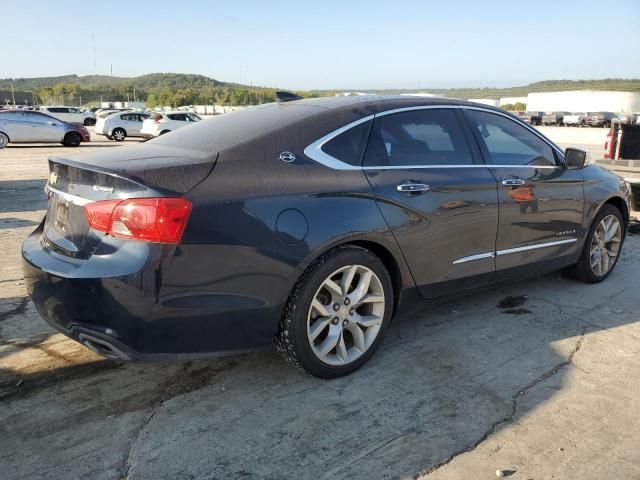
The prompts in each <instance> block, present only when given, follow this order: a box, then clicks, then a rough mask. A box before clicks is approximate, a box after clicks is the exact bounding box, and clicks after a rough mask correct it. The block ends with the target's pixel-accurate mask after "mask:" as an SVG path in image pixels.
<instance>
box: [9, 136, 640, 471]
mask: <svg viewBox="0 0 640 480" xmlns="http://www.w3.org/2000/svg"><path fill="white" fill-rule="evenodd" d="M543 130H544V131H545V133H546V134H548V135H549V136H550V137H551V138H552V139H554V140H555V141H557V142H559V143H560V144H563V146H566V145H568V144H567V143H566V142H570V143H573V144H576V143H577V144H581V145H585V146H588V147H589V150H591V151H592V152H597V149H598V148H600V145H599V143H600V142H599V140H598V138H599V134H600V133H602V135H604V133H603V132H604V130H602V132H600V131H599V130H601V129H567V128H565V129H561V128H553V127H546V128H544V129H543ZM569 135H571V136H572V137H570V138H568V136H569ZM574 136H577V137H574ZM132 143H135V140H132V141H128V142H125V146H120V145H118V146H115V145H116V144H115V143H114V142H92V143H91V144H89V145H87V146H82V147H79V148H76V149H65V148H62V147H58V146H51V145H48V146H28V147H24V146H20V147H10V148H7V149H5V150H2V151H0V162H2V166H3V168H2V170H0V255H1V256H2V258H3V260H4V261H3V262H1V263H0V472H2V474H1V477H2V479H3V480H5V479H7V480H9V479H52V478H55V479H58V478H60V479H75V478H90V479H96V480H97V479H119V478H130V479H154V480H158V479H183V478H184V479H187V478H188V479H228V478H243V479H245V478H246V479H249V478H256V479H257V478H295V479H301V478H313V479H317V478H327V479H329V478H331V479H340V478H366V479H371V478H385V479H386V478H389V479H393V478H402V479H409V478H417V477H419V478H425V479H430V478H437V479H458V478H459V479H468V478H474V479H483V478H486V479H490V478H495V475H496V470H498V469H500V470H501V471H502V472H503V473H504V474H505V475H507V476H512V478H514V479H549V478H560V479H562V478H580V479H581V480H590V479H592V480H601V479H603V478H621V479H622V478H624V479H627V478H629V479H630V478H640V450H639V449H638V445H640V429H638V420H637V419H638V418H639V417H640V395H639V393H640V374H639V373H638V372H640V355H639V353H640V322H639V320H640V298H638V295H637V291H638V287H637V285H638V282H639V281H640V268H639V267H640V235H639V234H638V233H636V232H638V228H637V226H636V227H634V231H633V232H632V234H630V236H629V237H628V240H627V242H626V244H625V248H624V252H623V255H622V258H621V261H620V264H619V265H618V267H617V268H616V271H615V272H614V273H613V275H612V276H611V277H610V278H609V279H608V280H607V281H606V282H604V283H601V284H598V285H591V286H587V285H582V284H579V283H575V282H573V281H570V280H566V279H564V278H563V277H562V276H561V275H559V274H552V275H547V276H544V277H540V278H535V279H531V280H527V281H522V282H511V283H510V284H508V285H499V286H494V287H492V288H489V289H485V290H482V291H479V292H475V293H473V294H470V295H467V296H465V297H462V298H459V299H456V300H450V301H448V302H447V303H443V304H441V305H437V306H433V305H431V306H424V307H422V308H420V309H418V310H417V311H416V313H415V314H414V315H413V316H412V317H411V318H408V319H406V320H404V321H402V322H397V323H396V324H394V325H393V327H392V328H391V329H390V330H389V331H388V335H387V337H386V339H385V341H384V342H383V344H382V346H381V348H380V350H379V352H378V353H377V354H376V356H375V357H374V358H373V359H372V360H371V361H370V362H369V363H368V364H367V365H366V366H365V367H364V368H362V369H361V370H359V371H358V372H356V373H355V374H353V375H351V376H349V377H347V378H342V379H338V380H332V381H325V380H318V379H315V378H311V377H309V376H306V375H304V374H302V373H300V372H298V371H297V370H294V369H292V368H290V367H288V365H287V364H285V363H284V362H283V361H282V360H281V359H280V358H279V356H278V355H277V354H275V353H274V352H273V351H272V350H271V349H265V350H263V351H257V352H253V353H248V354H244V355H239V356H230V357H223V358H218V359H211V360H206V361H198V362H181V363H173V364H151V365H149V364H122V363H117V362H113V361H109V360H105V359H102V358H100V357H97V356H96V355H94V354H93V353H92V352H90V351H89V350H87V349H86V348H84V347H83V346H81V345H79V344H76V343H75V342H72V341H70V340H67V339H66V338H65V337H64V336H62V335H60V334H57V333H55V332H54V331H52V330H51V329H50V328H49V327H48V326H47V325H46V324H45V323H44V322H43V321H42V320H40V319H39V317H38V315H37V314H36V312H35V310H34V308H33V306H32V305H31V304H30V302H29V301H27V299H26V298H25V292H24V285H23V282H22V275H21V271H20V263H19V256H20V243H21V241H22V240H23V239H24V237H25V236H26V235H27V234H28V233H29V232H30V231H31V230H32V229H33V228H34V226H35V225H36V224H37V223H38V222H39V221H40V219H41V218H42V215H43V209H44V206H45V198H44V194H43V190H42V188H43V186H44V183H45V180H46V178H47V162H46V158H47V156H48V155H51V154H53V153H57V154H60V153H63V152H69V151H70V150H72V151H77V152H84V151H90V150H93V149H99V148H127V147H126V145H127V144H132ZM596 154H597V153H596Z"/></svg>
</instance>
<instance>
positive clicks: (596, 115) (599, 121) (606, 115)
mask: <svg viewBox="0 0 640 480" xmlns="http://www.w3.org/2000/svg"><path fill="white" fill-rule="evenodd" d="M612 120H613V113H611V112H590V113H589V116H588V117H587V125H589V126H590V127H605V128H610V127H611V121H612Z"/></svg>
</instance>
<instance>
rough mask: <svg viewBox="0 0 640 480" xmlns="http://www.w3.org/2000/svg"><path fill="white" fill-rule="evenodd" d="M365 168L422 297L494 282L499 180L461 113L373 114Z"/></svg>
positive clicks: (434, 110)
mask: <svg viewBox="0 0 640 480" xmlns="http://www.w3.org/2000/svg"><path fill="white" fill-rule="evenodd" d="M470 140H471V141H470ZM363 168H364V171H365V174H366V176H367V178H368V180H369V182H370V183H371V186H372V187H373V191H374V193H375V197H376V200H377V204H378V206H379V208H380V211H381V212H382V214H383V216H384V218H385V220H386V221H387V223H388V224H389V226H390V228H391V229H392V231H393V233H394V235H395V238H396V240H397V241H398V244H399V245H400V247H401V249H402V251H403V253H404V255H405V258H406V260H407V262H408V264H409V268H410V270H411V273H412V274H413V277H414V279H415V281H416V283H417V285H418V286H419V289H420V292H421V293H422V294H423V295H424V296H427V297H432V296H437V295H441V294H445V293H448V292H451V291H455V290H461V289H464V288H468V287H469V286H471V285H478V284H479V283H484V282H487V281H490V280H492V279H493V275H494V271H495V266H494V255H493V254H494V248H495V239H496V231H497V226H498V198H497V192H496V181H495V179H494V177H493V175H491V173H490V171H489V169H487V168H486V167H485V166H484V165H482V164H481V159H480V155H479V153H478V150H477V147H476V146H475V145H474V142H473V136H472V134H471V132H470V131H469V130H468V129H467V127H466V125H465V123H464V119H463V117H462V114H461V112H460V111H459V109H458V108H457V107H450V108H442V107H438V108H429V107H428V108H423V107H419V108H408V109H400V110H396V111H391V112H384V113H382V114H378V115H376V118H375V120H374V122H373V125H372V130H371V134H370V136H369V142H368V145H367V150H366V153H365V157H364V161H363Z"/></svg>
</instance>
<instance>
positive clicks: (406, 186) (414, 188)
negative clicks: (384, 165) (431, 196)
mask: <svg viewBox="0 0 640 480" xmlns="http://www.w3.org/2000/svg"><path fill="white" fill-rule="evenodd" d="M396 190H398V191H399V192H401V193H409V194H411V193H418V194H419V193H424V192H428V191H429V190H431V187H430V186H429V185H427V184H426V183H413V182H406V183H401V184H400V185H398V186H397V187H396Z"/></svg>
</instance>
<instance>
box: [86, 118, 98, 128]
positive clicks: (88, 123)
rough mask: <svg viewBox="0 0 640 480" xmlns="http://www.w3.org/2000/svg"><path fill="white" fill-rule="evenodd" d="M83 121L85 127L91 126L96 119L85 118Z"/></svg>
mask: <svg viewBox="0 0 640 480" xmlns="http://www.w3.org/2000/svg"><path fill="white" fill-rule="evenodd" d="M83 123H84V126H85V127H91V126H93V125H95V124H96V120H95V118H85V119H84V122H83Z"/></svg>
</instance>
